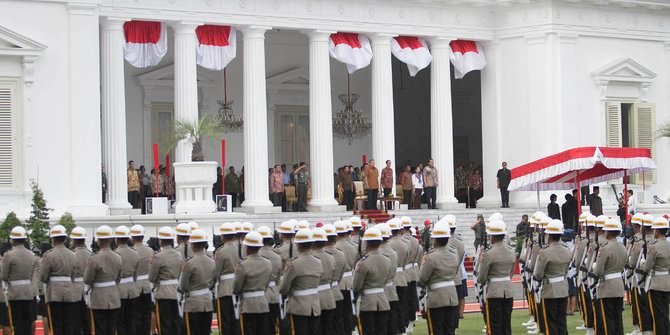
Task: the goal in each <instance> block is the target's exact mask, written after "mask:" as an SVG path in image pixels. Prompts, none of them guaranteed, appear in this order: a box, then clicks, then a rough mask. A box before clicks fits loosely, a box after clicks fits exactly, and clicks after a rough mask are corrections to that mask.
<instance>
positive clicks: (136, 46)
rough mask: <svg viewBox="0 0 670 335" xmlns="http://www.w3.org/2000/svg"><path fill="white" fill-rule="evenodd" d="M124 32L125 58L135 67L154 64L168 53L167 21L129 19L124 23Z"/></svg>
mask: <svg viewBox="0 0 670 335" xmlns="http://www.w3.org/2000/svg"><path fill="white" fill-rule="evenodd" d="M123 32H124V34H125V36H126V44H125V45H124V46H123V58H125V59H126V61H128V63H130V65H132V66H134V67H139V68H146V67H149V66H154V65H156V64H158V63H159V62H160V61H161V59H163V57H164V56H165V54H166V53H167V29H166V27H165V23H162V22H150V21H128V22H126V23H124V24H123Z"/></svg>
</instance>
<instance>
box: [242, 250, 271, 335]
mask: <svg viewBox="0 0 670 335" xmlns="http://www.w3.org/2000/svg"><path fill="white" fill-rule="evenodd" d="M271 278H272V263H271V262H270V261H269V260H268V259H267V258H265V257H263V256H260V255H259V254H251V255H247V258H246V259H245V260H244V261H242V263H240V266H239V267H238V268H237V271H235V282H234V285H233V292H234V293H235V295H237V296H239V297H241V301H240V327H241V328H242V330H241V331H240V332H241V333H249V334H270V333H269V331H270V329H268V328H267V324H268V318H269V313H270V307H269V306H268V301H267V299H266V298H265V295H266V290H267V289H268V286H269V284H270V280H271ZM247 328H248V329H247Z"/></svg>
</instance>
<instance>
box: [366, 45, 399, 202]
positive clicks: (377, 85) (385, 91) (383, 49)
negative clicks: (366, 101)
mask: <svg viewBox="0 0 670 335" xmlns="http://www.w3.org/2000/svg"><path fill="white" fill-rule="evenodd" d="M393 36H394V35H388V34H377V35H373V36H372V38H371V42H372V54H373V57H372V157H369V158H370V159H374V160H375V162H376V166H377V168H378V169H379V170H380V171H381V169H383V168H384V167H385V166H386V163H385V162H386V160H387V159H388V160H391V162H392V165H391V166H396V165H397V162H396V161H395V126H394V122H393V75H392V70H393V69H392V67H391V38H393ZM395 173H397V171H394V177H393V179H394V182H393V194H395Z"/></svg>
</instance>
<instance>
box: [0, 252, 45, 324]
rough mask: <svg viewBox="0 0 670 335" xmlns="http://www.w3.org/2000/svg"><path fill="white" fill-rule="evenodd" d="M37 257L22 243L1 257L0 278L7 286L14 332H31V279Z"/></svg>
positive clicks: (32, 294)
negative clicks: (0, 270)
mask: <svg viewBox="0 0 670 335" xmlns="http://www.w3.org/2000/svg"><path fill="white" fill-rule="evenodd" d="M37 263H38V259H37V257H35V255H33V253H32V252H31V251H30V250H28V249H26V248H25V247H24V246H23V245H16V246H14V247H13V248H12V250H10V251H7V252H6V253H5V255H4V257H3V259H2V272H1V273H0V279H2V281H3V282H5V284H9V286H8V288H7V299H8V300H9V308H10V309H11V322H12V325H13V327H14V329H13V330H14V334H16V335H28V334H30V333H31V329H30V328H31V322H32V321H33V316H32V315H31V314H33V312H31V311H33V310H34V304H35V292H34V291H33V286H32V280H33V274H34V271H35V269H36V268H37V267H38V264H37Z"/></svg>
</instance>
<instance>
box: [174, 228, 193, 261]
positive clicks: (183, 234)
mask: <svg viewBox="0 0 670 335" xmlns="http://www.w3.org/2000/svg"><path fill="white" fill-rule="evenodd" d="M174 232H175V234H176V235H177V247H176V248H175V250H176V251H178V252H179V254H181V258H182V260H186V259H187V258H189V257H190V255H189V254H190V250H189V247H188V239H189V236H191V226H190V225H189V224H188V223H180V224H178V225H177V227H175V229H174Z"/></svg>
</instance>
